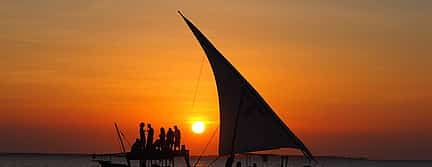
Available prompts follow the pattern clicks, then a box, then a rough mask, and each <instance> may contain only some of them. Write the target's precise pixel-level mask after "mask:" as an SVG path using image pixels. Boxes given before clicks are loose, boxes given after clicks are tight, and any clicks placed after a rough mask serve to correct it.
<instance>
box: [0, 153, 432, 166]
mask: <svg viewBox="0 0 432 167" xmlns="http://www.w3.org/2000/svg"><path fill="white" fill-rule="evenodd" d="M104 159H105V160H109V159H110V158H107V157H106V158H104ZM111 160H112V161H114V162H119V163H124V161H123V160H122V159H121V158H111ZM214 160H215V158H214V157H204V158H202V159H201V161H200V163H199V165H198V166H208V165H209V164H210V163H211V162H212V161H214ZM175 161H176V167H183V166H185V165H184V161H183V159H181V158H178V159H176V160H175ZM191 161H192V162H191V163H194V162H195V161H196V158H192V159H191ZM224 161H225V159H223V158H221V159H218V160H216V161H214V163H213V164H211V166H224ZM239 161H241V162H242V166H245V167H246V166H247V165H248V164H249V165H252V163H253V162H255V163H257V166H258V167H270V166H276V167H280V159H279V158H277V157H270V158H268V159H267V160H264V159H262V158H260V157H255V158H249V160H247V159H246V158H244V157H243V158H241V159H240V160H239ZM319 162H320V163H319V164H318V165H316V166H319V167H327V166H328V167H432V161H380V160H360V159H359V160H355V159H341V158H320V159H319ZM302 165H304V160H302V159H298V158H290V159H289V161H288V166H302ZM0 167H99V165H98V164H97V163H96V162H94V161H92V157H91V156H76V155H74V156H71V155H0Z"/></svg>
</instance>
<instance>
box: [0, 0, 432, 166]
mask: <svg viewBox="0 0 432 167" xmlns="http://www.w3.org/2000/svg"><path fill="white" fill-rule="evenodd" d="M431 8H432V1H429V0H380V1H376V0H361V1H354V0H330V1H324V0H323V1H318V0H312V1H307V2H306V1H292V0H286V1H282V0H268V1H258V0H247V1H246V0H240V1H198V0H183V1H175V0H149V1H142V0H128V1H114V0H75V1H54V0H38V1H32V0H5V1H1V2H0V20H1V22H0V77H1V78H2V79H1V80H0V93H1V94H0V119H1V121H0V132H1V133H2V137H1V138H0V152H61V153H64V152H66V153H67V152H70V153H72V152H73V153H76V152H83V153H94V152H96V153H100V152H115V151H118V150H119V148H120V147H119V146H118V144H117V141H116V136H115V132H114V129H113V122H118V123H119V125H120V127H121V128H122V129H124V131H125V132H126V133H127V136H128V137H129V140H130V141H133V138H135V137H136V136H137V135H138V123H139V122H140V121H144V122H145V123H148V122H151V123H152V124H153V126H154V127H155V131H156V132H157V133H158V129H157V128H158V127H160V126H164V127H168V126H172V125H174V124H176V125H179V126H180V128H181V130H182V131H183V136H184V142H186V143H188V147H189V148H190V149H191V150H192V153H193V154H198V153H200V152H201V151H202V148H203V147H204V145H205V144H206V143H207V141H208V140H209V138H210V136H211V134H212V133H213V131H214V130H215V129H216V127H218V123H219V120H218V119H219V113H218V102H217V92H216V84H215V81H214V78H213V74H212V72H211V69H210V66H209V64H208V62H207V60H204V64H203V72H202V76H201V81H200V82H199V88H198V94H197V100H196V106H195V108H194V109H192V99H193V97H194V90H195V85H196V82H197V78H198V74H199V69H200V65H201V62H202V61H203V58H204V53H203V51H202V49H201V48H200V46H199V44H198V43H197V41H196V40H195V39H194V37H193V36H192V34H191V32H190V31H189V30H188V28H187V27H186V25H185V24H184V22H183V21H182V19H181V18H180V17H179V16H178V15H177V13H176V11H177V10H179V9H180V10H182V11H183V12H184V14H185V15H186V16H188V17H189V18H190V19H191V20H192V21H193V22H194V23H195V24H196V26H198V27H199V28H200V29H201V31H202V32H203V33H205V34H206V35H207V37H209V39H210V40H211V41H212V42H213V43H214V44H215V45H216V47H217V48H218V49H219V50H220V51H221V52H222V53H223V54H224V55H225V56H226V57H227V58H228V59H229V60H230V61H231V63H232V64H233V65H234V66H235V67H236V68H237V69H238V70H239V71H240V72H241V73H242V74H243V75H244V77H245V78H246V79H248V80H249V81H250V83H251V84H252V85H253V86H254V87H255V88H256V89H257V90H258V91H259V92H260V93H261V95H262V96H263V97H264V98H265V99H266V101H267V102H268V103H269V104H270V105H271V106H272V108H273V109H274V110H275V112H276V113H277V114H278V115H279V116H280V117H281V118H282V119H283V120H284V122H285V123H286V124H287V125H288V127H290V128H291V129H292V130H293V131H294V133H296V134H297V136H298V137H299V138H301V139H302V140H303V141H304V143H305V144H306V145H307V146H308V147H309V148H310V150H311V151H312V152H313V153H314V154H316V155H337V156H355V157H369V158H372V159H432V156H431V155H432V143H431V142H430V141H432V133H431V129H432V124H431V122H432V86H431V85H432V77H431V74H432V56H431V55H432V47H431V44H432V31H431V30H432V21H431V20H432V10H430V9H431ZM194 120H203V121H205V122H206V125H207V130H206V131H205V132H204V133H203V134H200V135H198V134H193V133H192V132H191V128H190V126H191V123H192V122H193V121H194ZM217 143H218V142H217V139H214V140H213V142H212V144H211V145H210V148H209V150H208V151H207V152H206V154H216V152H217Z"/></svg>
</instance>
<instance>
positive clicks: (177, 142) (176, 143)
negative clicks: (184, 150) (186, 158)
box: [174, 125, 181, 150]
mask: <svg viewBox="0 0 432 167" xmlns="http://www.w3.org/2000/svg"><path fill="white" fill-rule="evenodd" d="M180 149H181V148H180V129H178V128H177V126H176V125H175V126H174V150H180Z"/></svg>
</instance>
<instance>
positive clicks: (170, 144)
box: [166, 128, 174, 150]
mask: <svg viewBox="0 0 432 167" xmlns="http://www.w3.org/2000/svg"><path fill="white" fill-rule="evenodd" d="M166 136H167V144H168V148H169V149H170V150H173V148H174V131H173V130H172V129H171V128H168V132H167V135H166Z"/></svg>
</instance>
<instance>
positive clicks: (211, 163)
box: [207, 156, 221, 166]
mask: <svg viewBox="0 0 432 167" xmlns="http://www.w3.org/2000/svg"><path fill="white" fill-rule="evenodd" d="M220 157H221V156H217V157H216V158H215V159H214V160H213V161H211V162H210V163H209V164H207V166H210V165H213V163H215V162H216V161H217V160H219V158H220Z"/></svg>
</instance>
